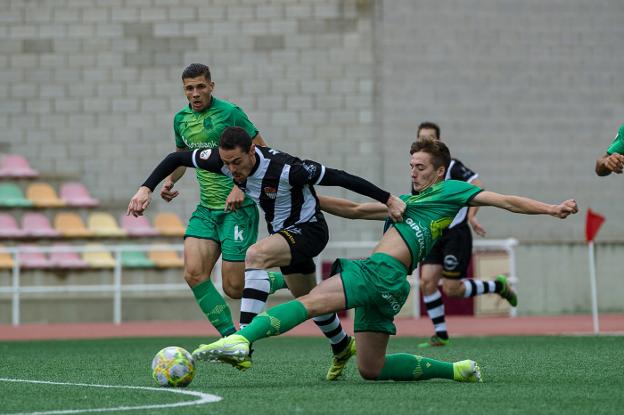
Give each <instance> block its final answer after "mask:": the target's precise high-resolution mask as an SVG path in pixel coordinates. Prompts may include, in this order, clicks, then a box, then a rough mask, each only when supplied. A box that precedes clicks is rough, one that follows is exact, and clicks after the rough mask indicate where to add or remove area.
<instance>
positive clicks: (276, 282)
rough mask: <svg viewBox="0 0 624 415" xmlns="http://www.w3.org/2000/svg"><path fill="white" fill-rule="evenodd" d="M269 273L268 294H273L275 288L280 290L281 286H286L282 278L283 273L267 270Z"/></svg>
mask: <svg viewBox="0 0 624 415" xmlns="http://www.w3.org/2000/svg"><path fill="white" fill-rule="evenodd" d="M268 274H269V284H270V288H269V294H273V293H274V292H275V291H277V290H281V289H282V288H288V286H287V285H286V281H285V280H284V275H283V274H282V273H281V272H274V271H268Z"/></svg>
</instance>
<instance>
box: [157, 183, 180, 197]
mask: <svg viewBox="0 0 624 415" xmlns="http://www.w3.org/2000/svg"><path fill="white" fill-rule="evenodd" d="M174 185H175V183H174V181H173V180H171V179H167V180H165V184H163V187H162V189H160V197H162V198H163V200H165V201H166V202H171V201H172V200H173V198H175V197H176V196H177V195H179V194H180V192H178V191H177V190H172V189H173V186H174Z"/></svg>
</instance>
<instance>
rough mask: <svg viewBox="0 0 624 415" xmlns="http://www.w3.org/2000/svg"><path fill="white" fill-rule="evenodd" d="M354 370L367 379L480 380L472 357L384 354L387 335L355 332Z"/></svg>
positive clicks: (479, 374)
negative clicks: (443, 358) (449, 358)
mask: <svg viewBox="0 0 624 415" xmlns="http://www.w3.org/2000/svg"><path fill="white" fill-rule="evenodd" d="M355 337H356V341H357V344H358V370H359V371H360V375H361V376H362V378H364V379H367V380H394V381H419V380H428V379H449V380H455V381H457V382H480V381H481V372H480V369H479V365H477V363H476V362H474V361H472V360H462V361H459V362H455V363H451V362H444V361H441V360H436V359H430V358H427V357H423V356H418V355H413V354H409V353H393V354H386V347H387V345H388V339H389V337H390V335H389V334H388V333H379V332H358V333H356V334H355Z"/></svg>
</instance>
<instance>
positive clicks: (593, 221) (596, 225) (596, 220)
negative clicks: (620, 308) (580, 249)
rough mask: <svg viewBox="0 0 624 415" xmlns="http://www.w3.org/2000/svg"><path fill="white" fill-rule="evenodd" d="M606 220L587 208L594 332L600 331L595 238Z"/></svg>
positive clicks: (587, 238)
mask: <svg viewBox="0 0 624 415" xmlns="http://www.w3.org/2000/svg"><path fill="white" fill-rule="evenodd" d="M604 221H605V217H604V216H602V215H601V214H599V213H596V212H593V211H592V210H591V209H587V220H586V221H585V240H586V241H587V247H588V250H589V284H590V286H591V302H592V322H593V325H594V334H599V333H600V325H599V322H598V292H597V289H596V253H595V251H594V238H595V237H596V235H597V234H598V231H599V230H600V227H601V226H602V224H603V223H604Z"/></svg>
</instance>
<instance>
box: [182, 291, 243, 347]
mask: <svg viewBox="0 0 624 415" xmlns="http://www.w3.org/2000/svg"><path fill="white" fill-rule="evenodd" d="M191 289H192V290H193V294H194V295H195V299H196V300H197V304H199V308H201V310H202V311H203V313H204V314H205V315H206V317H207V318H208V320H209V321H210V322H211V323H212V325H213V326H214V327H215V328H216V329H217V330H218V331H219V333H220V334H221V336H223V337H225V336H229V335H230V334H233V333H234V332H236V328H235V327H234V322H233V321H232V313H230V307H228V305H227V303H226V302H225V300H224V299H223V297H222V296H221V294H219V292H218V291H217V289H216V288H215V286H214V285H213V283H212V281H210V280H207V281H204V282H202V283H200V284H198V285H196V286H195V287H193V288H191Z"/></svg>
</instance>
